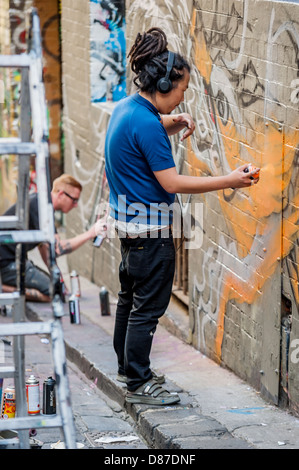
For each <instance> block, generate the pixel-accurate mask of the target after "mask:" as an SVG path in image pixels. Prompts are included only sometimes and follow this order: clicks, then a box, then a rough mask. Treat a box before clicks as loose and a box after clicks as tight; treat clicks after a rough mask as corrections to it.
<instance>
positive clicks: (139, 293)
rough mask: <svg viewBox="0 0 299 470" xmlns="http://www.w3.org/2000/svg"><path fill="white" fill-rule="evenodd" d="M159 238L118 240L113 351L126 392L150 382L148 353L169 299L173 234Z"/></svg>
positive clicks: (172, 263) (173, 260)
mask: <svg viewBox="0 0 299 470" xmlns="http://www.w3.org/2000/svg"><path fill="white" fill-rule="evenodd" d="M166 235H167V238H164V236H163V231H161V232H159V237H158V238H121V239H120V241H121V254H122V261H121V263H120V267H119V279H120V284H121V290H120V292H119V294H118V304H117V309H116V320H115V330H114V349H115V352H116V354H117V358H118V372H119V373H120V374H123V375H126V376H127V379H128V382H127V387H128V390H130V391H134V390H136V388H138V387H139V386H140V385H142V384H143V383H145V382H147V381H148V380H150V378H151V376H152V373H151V369H150V358H149V356H150V351H151V346H152V341H153V335H154V333H155V331H156V327H157V324H158V321H159V318H160V317H161V316H162V315H163V314H164V312H165V310H166V308H167V306H168V304H169V300H170V296H171V290H172V283H173V276H174V269H175V249H174V244H173V239H172V235H171V234H169V233H168V231H166Z"/></svg>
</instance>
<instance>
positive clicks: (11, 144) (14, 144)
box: [0, 138, 36, 155]
mask: <svg viewBox="0 0 299 470" xmlns="http://www.w3.org/2000/svg"><path fill="white" fill-rule="evenodd" d="M0 154H9V155H14V154H19V155H31V154H36V145H35V144H34V143H33V142H22V141H21V140H20V139H16V138H11V139H5V138H2V139H0Z"/></svg>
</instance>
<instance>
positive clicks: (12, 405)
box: [1, 385, 16, 419]
mask: <svg viewBox="0 0 299 470" xmlns="http://www.w3.org/2000/svg"><path fill="white" fill-rule="evenodd" d="M15 414H16V394H15V387H14V386H12V385H9V386H8V387H6V388H5V390H4V392H3V400H2V412H1V418H3V419H8V418H14V417H15Z"/></svg>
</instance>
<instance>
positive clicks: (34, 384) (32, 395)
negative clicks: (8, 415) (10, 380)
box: [26, 375, 40, 415]
mask: <svg viewBox="0 0 299 470" xmlns="http://www.w3.org/2000/svg"><path fill="white" fill-rule="evenodd" d="M26 397H27V406H28V414H29V415H37V414H39V412H40V401H39V380H38V379H37V378H36V377H35V376H34V375H30V377H29V378H28V379H27V380H26Z"/></svg>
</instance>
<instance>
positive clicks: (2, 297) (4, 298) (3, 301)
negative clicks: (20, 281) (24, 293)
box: [0, 291, 20, 305]
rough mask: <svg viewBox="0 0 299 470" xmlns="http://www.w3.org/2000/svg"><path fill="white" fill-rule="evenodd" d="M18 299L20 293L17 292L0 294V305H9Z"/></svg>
mask: <svg viewBox="0 0 299 470" xmlns="http://www.w3.org/2000/svg"><path fill="white" fill-rule="evenodd" d="M19 298H20V293H19V292H17V291H16V292H10V293H6V292H1V294H0V305H11V304H13V303H14V302H15V301H16V300H18V299H19Z"/></svg>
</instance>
